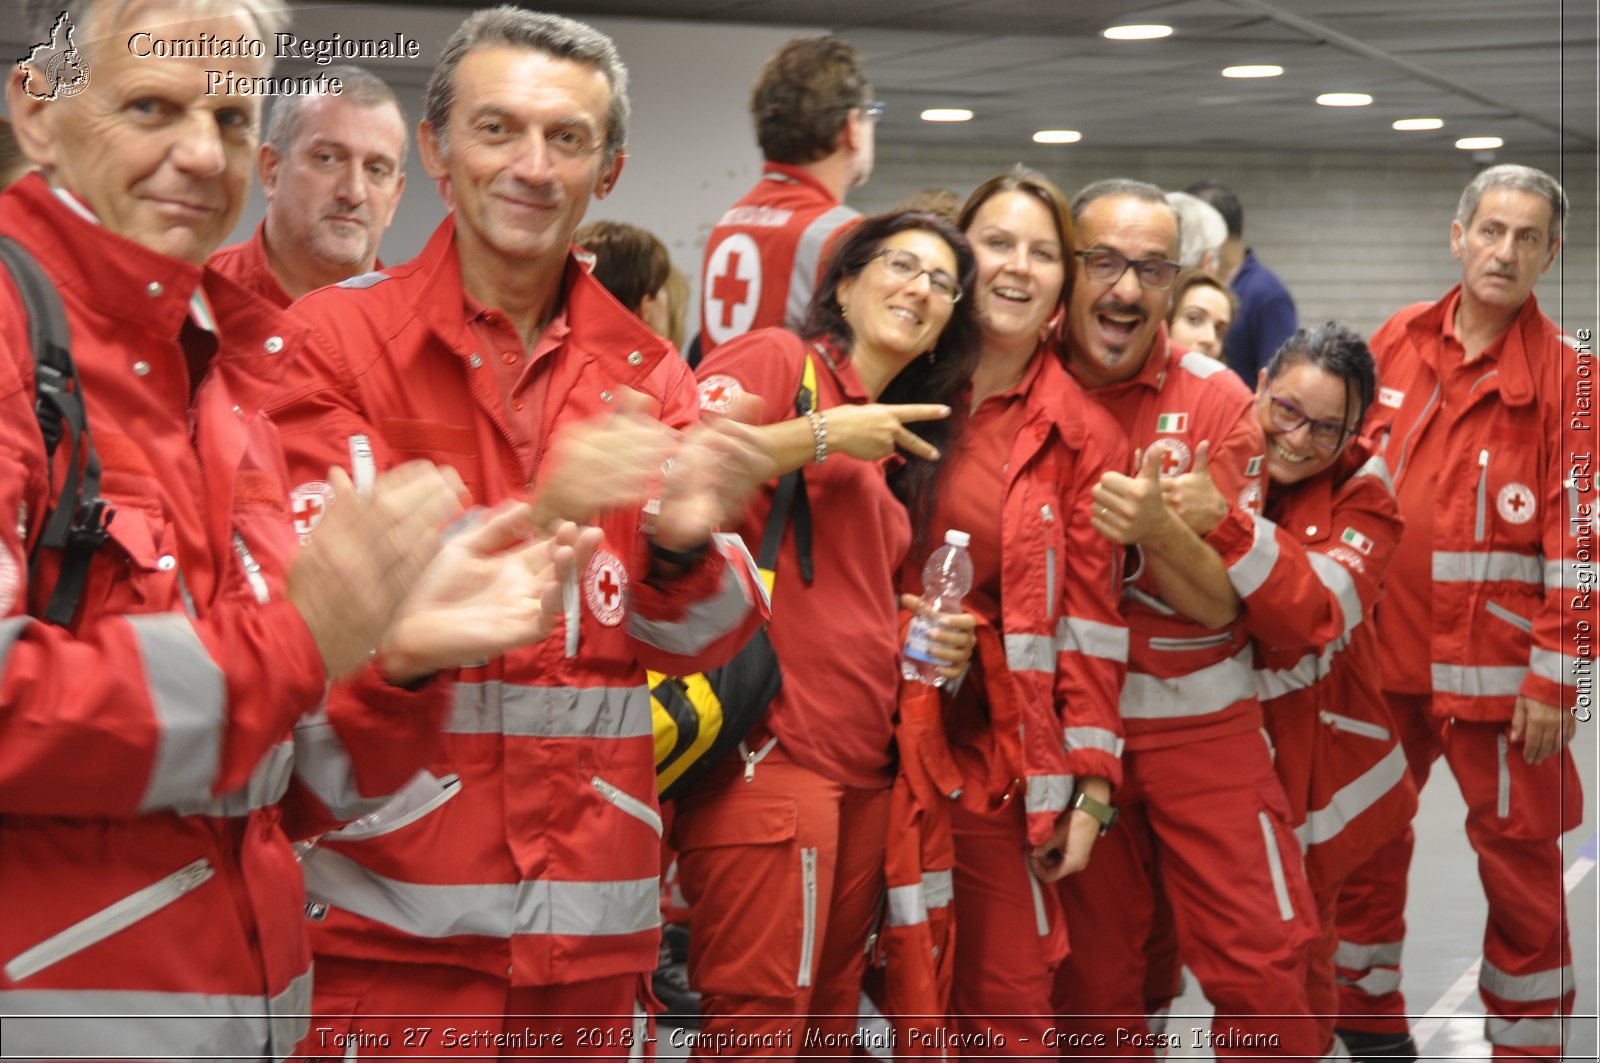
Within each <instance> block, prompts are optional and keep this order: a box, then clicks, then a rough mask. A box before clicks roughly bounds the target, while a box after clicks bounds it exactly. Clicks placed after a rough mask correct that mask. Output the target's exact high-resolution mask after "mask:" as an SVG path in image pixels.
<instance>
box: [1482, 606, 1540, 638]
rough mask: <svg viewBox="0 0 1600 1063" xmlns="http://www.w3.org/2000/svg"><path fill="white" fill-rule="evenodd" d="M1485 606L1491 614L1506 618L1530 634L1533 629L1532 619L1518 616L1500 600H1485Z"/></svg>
mask: <svg viewBox="0 0 1600 1063" xmlns="http://www.w3.org/2000/svg"><path fill="white" fill-rule="evenodd" d="M1483 608H1484V609H1485V610H1486V611H1487V612H1488V613H1489V615H1490V616H1496V617H1499V618H1500V619H1501V620H1504V621H1505V622H1506V623H1508V624H1510V625H1511V626H1512V627H1514V628H1519V629H1520V630H1522V631H1526V632H1529V633H1530V634H1531V633H1532V631H1533V621H1532V620H1527V619H1525V618H1523V617H1520V616H1518V615H1517V614H1516V613H1513V612H1512V611H1511V610H1509V609H1507V608H1506V607H1505V606H1503V605H1501V604H1500V603H1499V602H1484V603H1483Z"/></svg>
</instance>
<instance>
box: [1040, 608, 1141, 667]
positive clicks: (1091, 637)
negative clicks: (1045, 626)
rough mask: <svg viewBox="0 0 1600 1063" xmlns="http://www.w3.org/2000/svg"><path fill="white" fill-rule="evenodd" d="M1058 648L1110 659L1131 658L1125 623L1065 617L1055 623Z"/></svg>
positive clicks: (1062, 650) (1064, 651)
mask: <svg viewBox="0 0 1600 1063" xmlns="http://www.w3.org/2000/svg"><path fill="white" fill-rule="evenodd" d="M1056 651H1057V652H1058V653H1068V652H1072V653H1081V654H1083V655H1084V656H1085V657H1099V658H1101V659H1103V660H1107V661H1122V662H1124V663H1126V662H1127V660H1128V629H1127V627H1126V626H1124V625H1122V624H1106V623H1102V622H1100V621H1098V620H1084V619H1082V618H1080V617H1076V616H1064V617H1062V618H1061V620H1060V621H1059V622H1058V623H1057V624H1056Z"/></svg>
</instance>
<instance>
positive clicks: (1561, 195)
mask: <svg viewBox="0 0 1600 1063" xmlns="http://www.w3.org/2000/svg"><path fill="white" fill-rule="evenodd" d="M1491 188H1509V189H1511V190H1512V191H1515V192H1527V193H1528V194H1530V195H1535V196H1542V197H1544V198H1545V199H1546V200H1547V201H1548V202H1549V203H1550V246H1551V247H1554V246H1555V245H1556V242H1557V241H1559V240H1562V239H1565V238H1566V235H1567V193H1566V192H1565V191H1563V190H1562V188H1561V183H1560V182H1559V181H1557V180H1556V179H1555V178H1554V177H1551V176H1550V175H1549V174H1547V173H1545V172H1544V171H1543V170H1535V169H1534V168H1533V167H1532V166H1518V165H1516V164H1515V163H1502V164H1501V165H1499V166H1491V167H1489V168H1488V169H1487V170H1485V171H1483V172H1482V173H1480V174H1479V175H1478V176H1476V177H1474V178H1473V179H1472V183H1471V184H1469V185H1467V187H1466V190H1465V191H1464V192H1462V193H1461V202H1460V203H1458V204H1456V221H1458V222H1460V223H1461V227H1462V228H1463V229H1464V228H1466V227H1467V226H1468V225H1471V224H1472V217H1473V215H1475V214H1477V213H1478V202H1479V201H1480V200H1482V199H1483V194H1484V193H1485V192H1487V191H1489V189H1491Z"/></svg>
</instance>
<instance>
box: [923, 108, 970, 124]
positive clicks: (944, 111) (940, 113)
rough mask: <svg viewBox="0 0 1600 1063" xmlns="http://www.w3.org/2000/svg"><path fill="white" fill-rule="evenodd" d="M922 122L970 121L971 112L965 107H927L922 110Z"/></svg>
mask: <svg viewBox="0 0 1600 1063" xmlns="http://www.w3.org/2000/svg"><path fill="white" fill-rule="evenodd" d="M922 120H923V121H924V122H970V121H972V112H971V111H969V110H967V109H966V108H965V107H929V108H928V109H927V110H926V111H923V112H922Z"/></svg>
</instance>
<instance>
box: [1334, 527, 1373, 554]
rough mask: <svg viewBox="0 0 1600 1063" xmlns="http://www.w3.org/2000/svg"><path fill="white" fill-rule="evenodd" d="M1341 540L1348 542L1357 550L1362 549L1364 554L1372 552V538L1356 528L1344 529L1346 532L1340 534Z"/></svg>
mask: <svg viewBox="0 0 1600 1063" xmlns="http://www.w3.org/2000/svg"><path fill="white" fill-rule="evenodd" d="M1339 541H1340V542H1341V543H1348V544H1349V545H1351V546H1353V547H1355V548H1356V549H1357V550H1360V551H1361V552H1362V553H1363V554H1370V553H1372V540H1371V539H1368V538H1367V537H1366V536H1365V535H1362V534H1361V533H1360V532H1358V531H1356V530H1355V529H1354V528H1346V529H1345V530H1344V534H1343V535H1341V536H1339Z"/></svg>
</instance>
